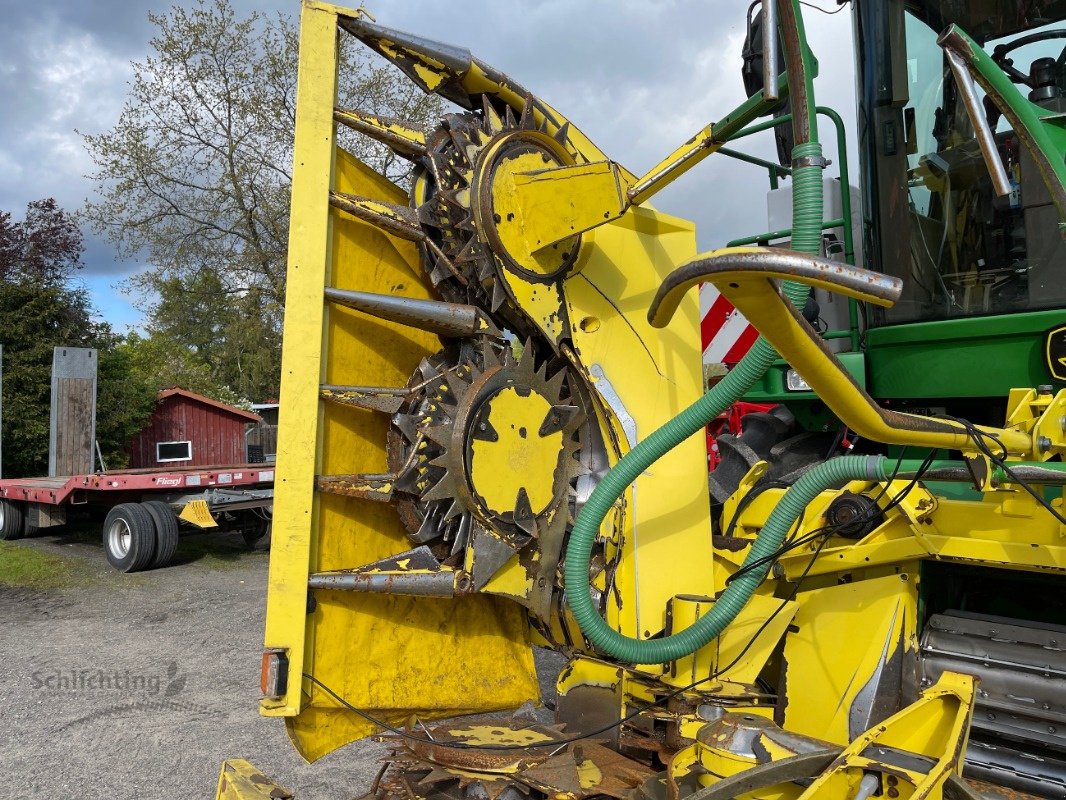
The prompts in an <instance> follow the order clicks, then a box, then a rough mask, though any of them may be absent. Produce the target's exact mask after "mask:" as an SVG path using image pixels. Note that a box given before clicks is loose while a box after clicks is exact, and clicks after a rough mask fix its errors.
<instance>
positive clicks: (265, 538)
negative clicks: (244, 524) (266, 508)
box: [243, 519, 274, 552]
mask: <svg viewBox="0 0 1066 800" xmlns="http://www.w3.org/2000/svg"><path fill="white" fill-rule="evenodd" d="M273 526H274V524H273V522H272V521H271V520H268V519H264V520H259V521H258V523H257V524H256V525H255V527H253V528H250V529H248V530H246V531H245V532H244V534H243V536H244V543H245V545H247V547H248V549H249V550H254V551H262V552H266V551H267V550H269V549H270V533H271V529H272V528H273Z"/></svg>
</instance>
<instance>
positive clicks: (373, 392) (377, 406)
mask: <svg viewBox="0 0 1066 800" xmlns="http://www.w3.org/2000/svg"><path fill="white" fill-rule="evenodd" d="M407 392H408V390H407V389H406V388H389V387H382V386H334V385H330V384H324V385H323V386H321V387H320V388H319V390H318V396H319V397H321V398H322V399H323V400H328V401H329V402H331V403H340V404H341V405H346V406H355V407H356V408H366V409H369V410H372V411H381V412H383V413H385V414H395V413H396V412H397V411H399V410H400V406H401V405H403V401H404V398H405V397H406V396H407Z"/></svg>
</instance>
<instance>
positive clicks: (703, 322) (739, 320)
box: [700, 283, 759, 365]
mask: <svg viewBox="0 0 1066 800" xmlns="http://www.w3.org/2000/svg"><path fill="white" fill-rule="evenodd" d="M700 338H701V339H702V340H703V363H704V364H730V365H732V364H736V363H737V362H738V361H740V359H742V358H743V357H744V354H745V353H747V352H748V350H749V349H750V348H751V346H752V345H753V344H755V340H756V339H758V338H759V332H758V331H757V330H755V328H754V327H752V326H751V325H750V324H749V323H748V321H747V320H746V319H744V317H742V316H741V315H740V312H739V311H737V310H736V309H735V308H733V304H732V303H730V302H729V301H728V300H726V299H725V297H723V296H722V293H721V292H719V291H718V290H717V289H716V288H715V287H714V284H713V283H705V284H703V285H702V286H700Z"/></svg>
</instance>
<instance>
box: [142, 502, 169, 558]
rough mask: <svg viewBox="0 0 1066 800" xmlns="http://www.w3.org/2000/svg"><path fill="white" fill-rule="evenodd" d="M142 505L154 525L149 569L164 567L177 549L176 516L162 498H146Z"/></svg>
mask: <svg viewBox="0 0 1066 800" xmlns="http://www.w3.org/2000/svg"><path fill="white" fill-rule="evenodd" d="M142 505H143V506H144V510H145V511H147V512H148V516H150V517H151V518H152V522H153V524H154V526H155V553H154V555H153V556H152V563H151V564H150V565H149V569H157V568H158V567H165V566H167V565H168V564H170V562H171V560H173V558H174V553H175V552H176V551H177V549H178V518H177V517H176V516H174V511H173V510H172V509H171V508H170V506H168V505H167V504H166V503H164V502H163V501H162V500H146V501H145V502H144V503H143V504H142Z"/></svg>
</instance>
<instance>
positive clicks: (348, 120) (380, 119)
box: [333, 108, 426, 161]
mask: <svg viewBox="0 0 1066 800" xmlns="http://www.w3.org/2000/svg"><path fill="white" fill-rule="evenodd" d="M333 119H335V120H337V122H339V123H341V124H342V125H345V126H347V127H349V128H351V129H352V130H353V131H357V132H359V133H362V134H364V135H366V136H369V137H371V138H372V139H375V140H377V141H379V142H381V143H382V144H384V145H386V146H388V147H389V148H390V149H391V150H393V151H394V152H396V153H397V154H399V155H401V156H403V157H404V158H407V159H410V160H412V161H415V160H418V159H420V158H422V157H423V156H425V155H426V145H425V137H424V136H422V134H421V133H420V132H418V131H414V130H412V129H409V128H408V127H407V125H406V124H405V123H404V122H402V121H400V120H398V119H393V118H392V117H386V116H383V115H381V114H369V113H367V112H365V111H359V110H357V109H340V108H338V109H335V110H334V111H333ZM419 138H421V139H422V141H421V142H419Z"/></svg>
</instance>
